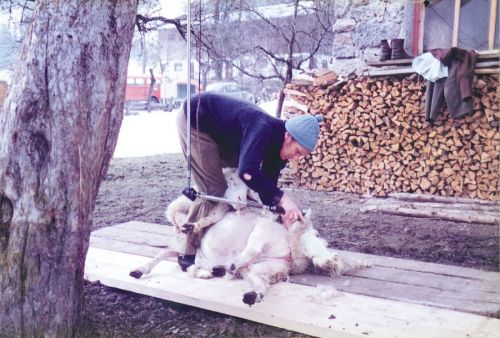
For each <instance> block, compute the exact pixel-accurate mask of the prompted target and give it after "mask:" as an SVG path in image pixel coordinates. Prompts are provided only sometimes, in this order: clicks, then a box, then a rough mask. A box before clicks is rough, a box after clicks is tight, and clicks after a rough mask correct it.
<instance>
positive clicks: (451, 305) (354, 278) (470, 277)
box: [90, 222, 500, 316]
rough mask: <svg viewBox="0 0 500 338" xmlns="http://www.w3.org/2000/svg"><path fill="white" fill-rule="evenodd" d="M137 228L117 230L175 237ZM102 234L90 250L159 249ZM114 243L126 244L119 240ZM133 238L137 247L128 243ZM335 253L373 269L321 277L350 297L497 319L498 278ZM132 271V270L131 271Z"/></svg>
mask: <svg viewBox="0 0 500 338" xmlns="http://www.w3.org/2000/svg"><path fill="white" fill-rule="evenodd" d="M141 223H143V222H129V223H125V224H121V225H120V227H117V228H118V229H119V230H120V231H123V232H126V231H128V230H127V228H133V229H137V230H136V231H140V230H142V231H144V233H145V234H146V235H148V236H156V234H157V233H159V232H162V235H163V236H164V238H168V240H167V242H168V241H171V240H172V239H173V237H174V236H173V234H174V230H173V228H172V227H170V226H164V225H159V224H148V223H143V224H141ZM101 234H103V232H101ZM105 234H107V235H109V238H104V237H96V236H94V233H92V235H91V237H90V246H91V247H94V248H104V249H113V250H115V251H119V252H124V253H133V254H136V255H140V256H148V257H153V256H154V255H156V253H157V252H158V251H159V250H160V249H159V248H156V247H148V246H147V245H145V244H144V242H146V243H147V242H150V241H144V239H143V237H144V236H142V235H140V236H132V241H131V240H130V238H129V237H127V236H121V235H118V236H117V235H116V233H113V232H107V233H105ZM117 238H122V239H125V240H127V241H126V242H125V241H120V240H117ZM134 239H135V240H136V241H137V242H138V243H140V244H137V243H133V241H134ZM164 244H167V243H164ZM338 252H339V254H340V255H341V257H342V258H343V259H346V260H349V261H362V262H371V263H372V264H373V266H372V267H370V268H368V269H360V270H351V271H347V272H346V274H345V276H342V277H341V278H334V279H331V278H327V277H325V278H326V279H323V282H324V284H327V285H329V286H334V287H337V288H339V289H341V290H343V291H347V292H351V293H359V294H363V295H369V296H374V297H379V298H386V299H392V300H401V301H406V302H412V303H417V304H428V305H432V306H436V307H440V308H448V309H455V310H460V311H464V312H471V313H477V314H481V315H486V316H498V314H500V289H499V288H498V285H500V274H499V273H495V272H487V271H478V270H475V269H470V268H462V267H456V266H450V265H443V264H435V263H425V262H418V261H412V260H406V259H400V258H392V257H383V256H377V255H369V254H363V253H357V252H348V251H342V250H338ZM135 267H136V266H131V267H130V269H132V268H135ZM296 277H297V278H298V277H300V278H301V281H299V282H300V283H305V284H308V285H316V283H317V278H318V277H322V276H316V275H301V276H296ZM294 278H295V277H294ZM304 278H305V280H306V281H304ZM294 280H295V279H294ZM307 280H309V282H307ZM344 283H347V284H344Z"/></svg>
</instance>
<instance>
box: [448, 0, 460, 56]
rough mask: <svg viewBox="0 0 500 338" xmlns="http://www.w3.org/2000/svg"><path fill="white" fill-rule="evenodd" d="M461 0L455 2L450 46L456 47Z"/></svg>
mask: <svg viewBox="0 0 500 338" xmlns="http://www.w3.org/2000/svg"><path fill="white" fill-rule="evenodd" d="M461 2H462V1H461V0H455V11H454V14H453V36H452V39H451V46H452V47H458V28H459V26H460V4H461Z"/></svg>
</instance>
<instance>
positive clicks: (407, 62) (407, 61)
mask: <svg viewBox="0 0 500 338" xmlns="http://www.w3.org/2000/svg"><path fill="white" fill-rule="evenodd" d="M412 60H413V59H401V60H387V61H372V62H367V63H366V64H367V65H368V66H371V67H387V66H409V65H411V64H412ZM498 66H499V63H498V60H494V61H481V62H477V63H476V65H475V68H487V67H498ZM393 69H398V68H393Z"/></svg>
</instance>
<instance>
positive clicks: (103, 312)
mask: <svg viewBox="0 0 500 338" xmlns="http://www.w3.org/2000/svg"><path fill="white" fill-rule="evenodd" d="M186 182H187V179H186V170H185V163H184V159H183V158H182V156H181V155H180V154H170V155H158V156H150V157H141V158H128V159H113V160H112V162H111V165H110V168H109V170H108V174H107V176H106V179H105V180H104V181H103V182H102V184H101V188H100V190H99V196H98V198H97V205H96V209H95V213H94V225H93V229H98V228H101V227H105V226H110V225H114V224H117V223H122V222H127V221H130V220H138V221H145V222H153V223H161V224H168V223H167V221H166V220H165V218H164V216H163V212H164V209H165V208H166V206H167V205H168V203H169V202H170V201H172V200H173V199H174V198H176V197H177V196H179V194H180V192H181V191H182V189H183V188H184V187H185V186H186V184H187V183H186ZM289 193H290V194H291V195H292V196H293V197H294V199H295V200H296V201H297V202H298V204H299V205H300V206H301V207H302V208H311V209H312V220H313V224H314V225H315V227H316V228H317V229H318V231H319V232H320V233H321V235H322V236H323V237H324V238H326V239H327V240H328V242H329V243H330V246H332V247H334V248H338V249H342V250H350V251H358V252H364V253H370V254H376V255H385V256H391V257H399V258H408V259H415V260H421V261H426V262H434V263H442V264H450V265H457V266H463V267H471V268H476V269H482V270H488V271H498V269H499V268H498V267H499V229H498V226H491V225H483V224H467V223H457V222H448V221H442V220H438V219H429V218H413V217H402V216H393V215H386V214H380V213H366V214H363V213H360V212H359V207H360V205H361V203H362V198H361V197H360V196H357V195H354V194H346V193H339V192H315V191H304V190H289ZM79 336H80V337H163V336H180V337H215V336H216V337H220V336H224V337H304V335H300V334H297V333H294V332H291V331H287V330H282V329H277V328H274V327H270V326H266V325H262V324H256V323H252V322H249V321H246V320H242V319H238V318H234V317H230V316H225V315H221V314H218V313H213V312H210V311H205V310H200V309H196V308H192V307H188V306H184V305H180V304H176V303H172V302H167V301H163V300H159V299H155V298H151V297H147V296H141V295H136V294H132V293H129V292H124V291H120V290H117V289H112V288H108V287H105V286H103V285H100V284H99V283H87V284H86V285H85V311H84V318H83V323H82V325H81V330H80V333H79Z"/></svg>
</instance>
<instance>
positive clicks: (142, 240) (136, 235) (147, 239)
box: [92, 227, 173, 247]
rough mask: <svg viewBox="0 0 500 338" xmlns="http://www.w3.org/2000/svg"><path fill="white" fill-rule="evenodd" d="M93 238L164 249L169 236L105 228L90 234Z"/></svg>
mask: <svg viewBox="0 0 500 338" xmlns="http://www.w3.org/2000/svg"><path fill="white" fill-rule="evenodd" d="M92 236H93V237H104V238H112V239H116V240H120V241H122V242H129V243H136V244H145V245H148V246H156V247H164V246H165V244H166V243H167V242H168V241H169V240H170V237H172V236H173V232H172V236H170V235H160V234H154V235H153V236H151V235H150V233H148V232H142V231H139V230H133V229H126V231H123V229H120V228H119V227H106V228H101V229H99V230H96V231H94V232H92Z"/></svg>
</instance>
